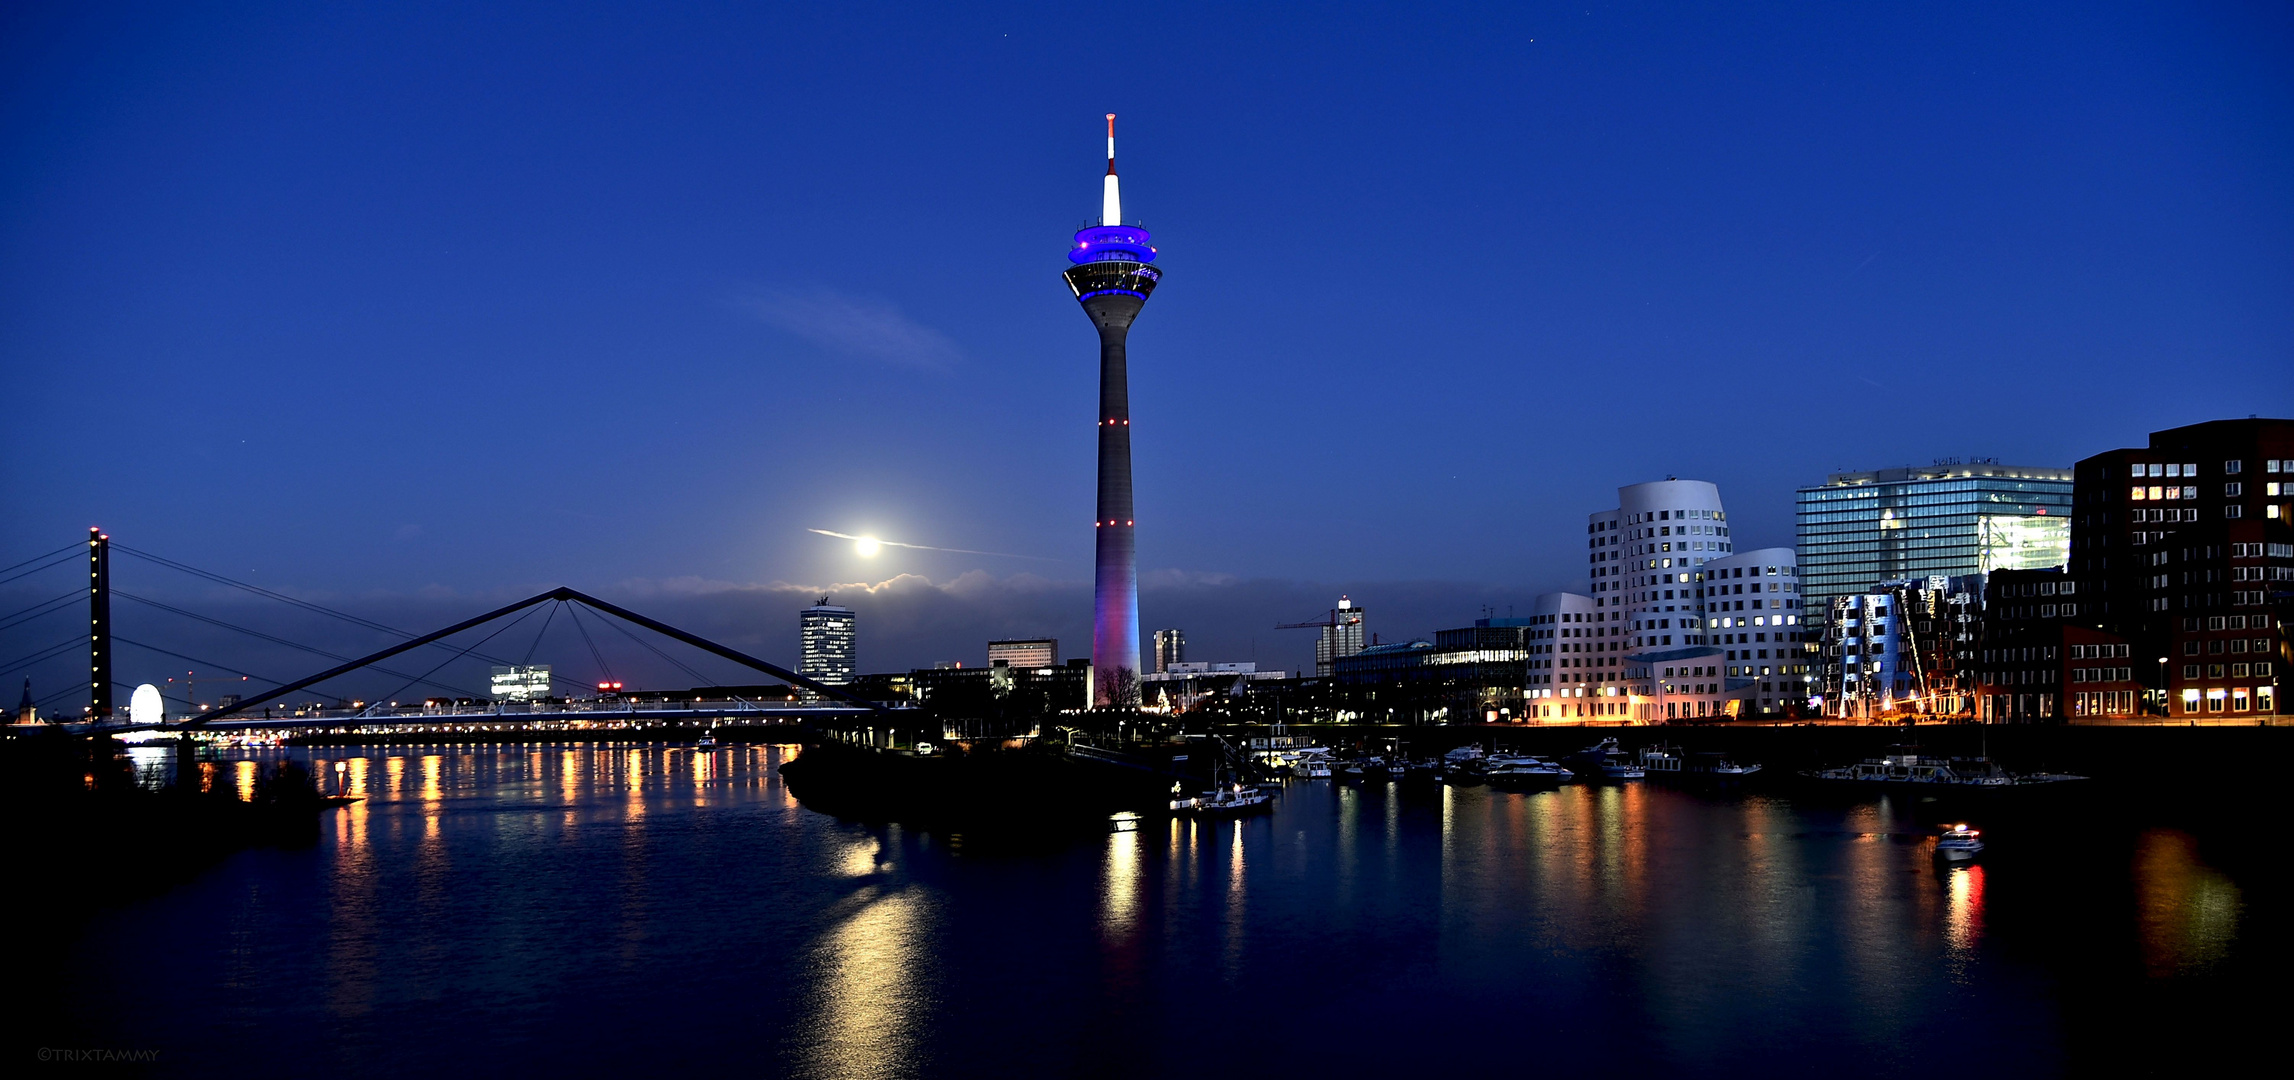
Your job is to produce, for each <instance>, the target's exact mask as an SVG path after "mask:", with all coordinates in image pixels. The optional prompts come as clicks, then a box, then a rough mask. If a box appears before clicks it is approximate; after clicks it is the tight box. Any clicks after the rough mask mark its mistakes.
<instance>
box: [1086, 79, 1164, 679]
mask: <svg viewBox="0 0 2294 1080" xmlns="http://www.w3.org/2000/svg"><path fill="white" fill-rule="evenodd" d="M1152 239H1153V238H1152V237H1150V236H1149V235H1148V233H1147V230H1146V229H1143V228H1140V227H1138V226H1136V225H1126V224H1124V222H1123V200H1122V197H1121V193H1120V192H1119V191H1118V189H1117V186H1116V180H1115V114H1114V113H1108V114H1107V177H1106V180H1105V181H1104V182H1103V183H1102V184H1101V187H1100V212H1099V224H1098V225H1096V226H1090V227H1086V228H1084V229H1082V230H1080V231H1078V232H1077V233H1076V234H1075V243H1074V246H1072V247H1070V248H1069V249H1068V252H1067V258H1068V261H1069V262H1071V263H1073V264H1075V265H1073V266H1070V267H1068V269H1067V272H1066V278H1067V285H1068V288H1069V289H1070V290H1072V291H1073V292H1074V293H1075V298H1076V300H1077V301H1078V302H1080V303H1081V304H1082V305H1083V311H1084V314H1086V315H1089V316H1091V323H1092V325H1093V326H1095V327H1097V328H1098V329H1099V499H1098V503H1099V509H1098V511H1097V516H1095V517H1094V518H1093V519H1092V528H1093V531H1094V532H1095V533H1097V540H1096V548H1097V550H1096V554H1095V558H1094V567H1095V569H1094V573H1093V575H1092V619H1091V677H1090V679H1089V687H1088V693H1087V695H1086V696H1087V698H1088V700H1089V701H1090V703H1091V705H1092V707H1093V708H1101V707H1116V708H1135V707H1137V706H1138V704H1139V568H1138V545H1137V542H1136V538H1135V536H1134V534H1133V527H1134V526H1135V525H1136V524H1137V523H1136V522H1135V521H1134V520H1133V519H1132V510H1133V508H1132V505H1131V389H1130V375H1129V369H1128V364H1129V357H1128V355H1127V353H1126V351H1125V343H1126V340H1127V339H1128V338H1129V336H1130V333H1131V321H1132V320H1133V319H1135V318H1138V316H1139V311H1140V309H1141V308H1144V307H1146V305H1147V297H1148V296H1149V295H1150V294H1152V293H1153V292H1154V291H1155V285H1156V283H1157V282H1159V281H1161V280H1162V277H1163V273H1162V271H1161V270H1158V269H1156V268H1155V267H1154V266H1152V265H1150V264H1151V263H1153V262H1154V261H1155V248H1154V246H1153V245H1152V243H1151V242H1150V241H1151V240H1152Z"/></svg>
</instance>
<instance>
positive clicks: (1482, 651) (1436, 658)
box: [1330, 619, 1531, 724]
mask: <svg viewBox="0 0 2294 1080" xmlns="http://www.w3.org/2000/svg"><path fill="white" fill-rule="evenodd" d="M1530 624H1531V620H1529V619H1479V620H1476V621H1475V622H1474V624H1473V625H1472V626H1466V627H1459V628H1456V629H1452V630H1440V631H1436V632H1435V634H1434V639H1433V640H1432V641H1427V640H1425V639H1422V638H1421V639H1417V640H1413V641H1401V642H1390V643H1386V644H1380V645H1371V646H1368V647H1366V648H1363V649H1358V650H1356V651H1355V652H1354V653H1353V654H1351V655H1348V656H1342V657H1337V658H1335V659H1334V660H1333V661H1332V671H1331V678H1330V681H1331V686H1332V696H1333V700H1334V701H1335V703H1336V704H1337V716H1338V718H1339V719H1342V720H1354V721H1367V722H1371V723H1388V724H1399V723H1408V724H1444V723H1448V724H1467V723H1475V722H1479V721H1485V720H1486V721H1490V722H1501V721H1512V720H1516V719H1519V718H1521V717H1523V716H1524V715H1525V712H1524V703H1523V689H1524V686H1525V684H1526V682H1527V678H1526V675H1527V672H1528V666H1529V665H1528V660H1529V649H1528V640H1529V627H1530Z"/></svg>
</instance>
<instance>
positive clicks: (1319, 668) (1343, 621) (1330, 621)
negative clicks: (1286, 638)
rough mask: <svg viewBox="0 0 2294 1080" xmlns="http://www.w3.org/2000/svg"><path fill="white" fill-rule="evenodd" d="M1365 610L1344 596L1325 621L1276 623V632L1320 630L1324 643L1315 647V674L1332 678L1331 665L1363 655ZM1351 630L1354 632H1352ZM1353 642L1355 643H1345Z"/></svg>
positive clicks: (1318, 643) (1316, 643) (1317, 643)
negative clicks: (1359, 653) (1343, 658)
mask: <svg viewBox="0 0 2294 1080" xmlns="http://www.w3.org/2000/svg"><path fill="white" fill-rule="evenodd" d="M1362 616H1363V609H1362V608H1360V607H1358V606H1356V604H1355V603H1354V601H1353V600H1351V599H1348V598H1347V597H1345V596H1340V597H1339V598H1338V606H1337V607H1334V608H1332V609H1330V611H1329V612H1328V613H1327V614H1325V615H1324V616H1323V617H1322V618H1320V619H1316V620H1313V621H1310V622H1293V623H1276V624H1275V627H1274V628H1275V629H1277V630H1320V631H1322V640H1320V641H1317V642H1315V643H1314V673H1315V674H1317V675H1328V674H1330V667H1331V662H1332V661H1334V660H1336V659H1338V658H1339V657H1341V656H1352V655H1354V654H1355V653H1357V652H1360V651H1362ZM1350 630H1351V632H1349V631H1350ZM1348 638H1352V639H1353V640H1352V641H1348V640H1346V639H1348Z"/></svg>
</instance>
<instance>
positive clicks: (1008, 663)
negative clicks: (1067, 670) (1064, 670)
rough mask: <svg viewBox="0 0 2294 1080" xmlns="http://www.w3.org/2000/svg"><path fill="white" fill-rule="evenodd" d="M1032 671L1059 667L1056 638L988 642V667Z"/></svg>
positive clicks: (1010, 639)
mask: <svg viewBox="0 0 2294 1080" xmlns="http://www.w3.org/2000/svg"><path fill="white" fill-rule="evenodd" d="M998 663H1001V664H1003V665H1004V666H1005V667H1013V668H1021V669H1032V668H1047V667H1058V666H1059V639H1058V638H1007V639H1005V640H1003V641H991V642H988V666H989V667H994V666H996V665H997V664H998Z"/></svg>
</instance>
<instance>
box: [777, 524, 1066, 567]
mask: <svg viewBox="0 0 2294 1080" xmlns="http://www.w3.org/2000/svg"><path fill="white" fill-rule="evenodd" d="M805 531H806V532H809V533H819V534H821V535H822V536H833V537H835V538H837V539H839V540H875V541H876V542H877V543H878V544H881V545H883V546H885V547H896V548H907V549H909V550H911V551H946V552H952V553H954V554H957V555H993V556H995V557H997V558H999V559H1034V560H1036V561H1038V562H1060V561H1061V560H1059V559H1053V558H1050V557H1048V556H1043V555H1014V554H1012V553H1011V552H1008V551H974V550H972V549H971V548H944V547H933V546H932V545H930V544H904V543H901V542H900V541H898V540H882V539H878V538H876V537H873V536H855V535H853V534H851V533H840V532H836V531H834V530H831V529H806V530H805Z"/></svg>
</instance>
